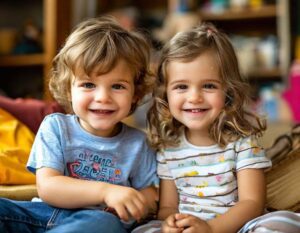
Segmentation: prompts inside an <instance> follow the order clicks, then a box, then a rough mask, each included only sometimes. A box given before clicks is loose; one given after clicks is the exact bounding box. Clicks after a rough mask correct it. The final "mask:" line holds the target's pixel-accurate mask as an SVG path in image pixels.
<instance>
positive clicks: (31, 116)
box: [0, 96, 64, 134]
mask: <svg viewBox="0 0 300 233" xmlns="http://www.w3.org/2000/svg"><path fill="white" fill-rule="evenodd" d="M0 108H2V109H4V110H5V111H7V112H9V113H10V114H12V115H13V116H14V117H16V118H17V119H18V120H19V121H21V122H22V123H23V124H25V125H26V126H27V127H28V128H29V129H30V130H31V131H32V132H33V133H35V134H36V132H37V130H38V129H39V126H40V124H41V122H42V120H43V119H44V117H45V116H46V115H48V114H51V113H54V112H64V110H63V109H62V108H61V107H60V106H59V105H58V103H57V102H54V101H52V102H46V101H43V100H37V99H25V98H18V99H12V98H9V97H5V96H0Z"/></svg>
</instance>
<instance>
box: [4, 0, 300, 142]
mask: <svg viewBox="0 0 300 233" xmlns="http://www.w3.org/2000/svg"><path fill="white" fill-rule="evenodd" d="M299 12H300V1H297V0H151V1H149V0H86V1H83V0H14V1H11V0H1V1H0V95H5V96H8V97H11V98H20V97H21V98H37V99H43V100H51V97H50V95H49V92H48V89H47V75H48V73H49V69H50V68H51V61H52V59H53V57H54V56H55V54H56V53H57V52H58V51H59V49H60V48H61V46H62V45H63V43H64V40H65V38H66V37H67V36H68V34H69V33H70V31H71V30H72V28H73V27H74V26H75V25H76V24H77V23H79V22H81V21H82V20H83V19H86V18H89V17H96V16H100V15H103V14H111V15H113V16H115V17H116V18H117V20H119V22H120V23H121V24H122V25H123V26H124V27H125V28H127V29H129V30H133V29H139V30H142V31H143V32H144V33H145V34H146V35H147V36H148V37H149V38H150V40H151V42H152V44H153V54H152V65H153V69H155V64H156V61H157V57H158V56H159V49H160V48H161V46H162V45H163V44H164V43H165V42H166V41H167V40H168V39H170V38H171V37H172V36H173V35H174V34H175V33H176V32H178V31H182V30H186V29H188V28H190V27H193V26H194V25H196V24H198V23H199V22H203V21H209V22H213V23H214V24H215V25H216V26H217V27H218V28H219V29H220V30H222V31H224V32H225V33H227V34H228V35H229V36H230V39H231V41H232V43H233V45H234V47H235V49H236V53H237V56H238V58H239V63H240V68H241V71H242V73H243V76H244V77H245V78H248V79H249V81H250V83H251V85H252V86H253V90H254V91H253V100H254V103H255V104H254V106H253V108H255V110H258V111H260V112H261V113H263V114H266V116H267V117H268V121H269V125H270V126H271V127H269V133H268V134H267V136H266V138H267V139H268V141H272V140H271V139H270V138H269V137H272V136H273V137H274V136H275V135H277V134H278V133H274V132H280V133H284V132H285V130H288V129H289V126H291V125H293V124H295V123H297V122H300V104H299V100H300V68H299V66H300V15H299ZM145 108H147V104H146V105H145V106H141V107H140V108H139V109H138V111H137V113H136V114H135V115H134V116H133V118H131V119H130V122H131V123H132V124H134V125H136V126H139V127H142V128H143V127H144V126H145Z"/></svg>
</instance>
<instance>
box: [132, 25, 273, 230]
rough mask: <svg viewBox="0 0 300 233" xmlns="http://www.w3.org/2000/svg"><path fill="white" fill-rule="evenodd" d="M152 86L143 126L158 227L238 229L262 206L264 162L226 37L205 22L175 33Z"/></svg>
mask: <svg viewBox="0 0 300 233" xmlns="http://www.w3.org/2000/svg"><path fill="white" fill-rule="evenodd" d="M157 85H158V86H157V88H156V91H155V93H154V103H153V105H152V107H151V108H150V110H149V113H148V123H149V127H148V130H149V138H150V143H151V144H152V146H154V147H155V148H156V149H157V150H158V151H159V152H158V155H157V160H158V175H159V177H160V179H161V182H160V204H159V212H158V219H159V220H163V222H162V227H161V231H162V232H174V233H175V232H184V233H192V232H201V233H206V232H207V233H208V232H209V233H211V232H222V233H225V232H237V231H238V230H239V229H240V228H241V227H242V226H243V225H244V224H245V223H246V222H248V221H249V220H251V219H254V218H255V217H257V216H259V215H261V214H262V213H263V211H264V205H265V193H266V190H265V178H264V168H267V167H270V166H271V162H270V160H269V159H268V158H266V157H265V154H264V150H263V149H262V148H261V147H260V146H259V144H258V143H257V140H256V139H257V138H258V137H259V136H261V135H262V132H263V131H264V130H265V122H264V120H263V119H261V118H259V116H258V115H256V114H255V113H254V112H252V111H251V110H250V109H249V108H248V107H247V106H248V103H249V102H250V97H249V86H248V84H247V83H246V82H245V80H243V79H242V77H241V75H240V71H239V68H238V62H237V58H236V55H235V52H234V49H233V47H232V45H231V43H230V42H229V39H228V37H227V36H226V35H225V34H224V33H221V32H219V31H218V30H217V29H216V28H215V27H214V26H213V25H211V24H203V25H201V26H199V27H196V28H194V29H192V30H189V31H186V32H181V33H178V34H177V35H175V36H174V37H173V38H172V39H171V40H170V42H169V43H168V44H166V45H165V47H164V48H163V50H162V57H161V61H160V63H159V68H158V83H157ZM142 228H143V227H141V228H140V229H137V230H136V231H135V232H145V230H143V229H142ZM158 228H159V227H158ZM144 229H145V227H144ZM149 232H150V231H149ZM151 232H154V231H151Z"/></svg>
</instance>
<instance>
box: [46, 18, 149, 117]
mask: <svg viewBox="0 0 300 233" xmlns="http://www.w3.org/2000/svg"><path fill="white" fill-rule="evenodd" d="M150 49H151V47H150V43H149V41H148V40H147V39H146V38H145V36H144V35H143V34H142V33H139V32H137V31H127V30H125V29H124V28H122V27H121V26H120V25H119V24H118V23H117V21H115V20H114V19H113V18H112V17H110V16H103V17H99V18H92V19H88V20H86V21H84V22H82V23H80V24H79V25H78V26H77V27H76V28H75V30H74V31H73V32H72V33H71V34H70V35H69V37H68V38H67V40H66V42H65V45H64V46H63V48H62V49H61V50H60V52H59V53H58V54H57V55H56V57H55V58H54V59H53V68H52V71H51V75H50V80H49V88H50V91H51V93H52V95H53V97H54V98H55V99H56V100H57V102H58V103H59V104H61V105H62V106H63V107H64V108H65V110H66V111H67V112H70V113H72V112H73V110H72V106H71V102H70V101H69V99H70V98H69V97H70V96H71V82H72V78H73V77H74V74H75V70H77V69H78V67H80V68H81V69H82V70H83V71H84V72H85V74H87V75H89V74H90V73H91V72H92V70H93V69H94V68H95V67H97V69H98V68H99V69H98V70H99V73H107V72H109V71H110V70H112V69H113V68H114V66H115V65H116V63H117V62H118V60H119V59H124V60H125V62H126V63H127V64H128V66H129V67H130V69H131V70H132V71H133V74H134V83H135V96H137V98H138V102H137V103H135V104H133V106H132V108H131V112H130V113H133V112H134V110H135V109H136V106H137V105H138V104H139V103H140V101H141V100H142V98H143V97H144V96H145V95H146V94H147V93H148V92H150V91H151V90H152V88H153V84H154V77H153V75H152V73H151V71H150V68H149V64H150Z"/></svg>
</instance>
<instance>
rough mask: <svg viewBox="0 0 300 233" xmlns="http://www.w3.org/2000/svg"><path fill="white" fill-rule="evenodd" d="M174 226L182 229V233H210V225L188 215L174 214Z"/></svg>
mask: <svg viewBox="0 0 300 233" xmlns="http://www.w3.org/2000/svg"><path fill="white" fill-rule="evenodd" d="M175 220H176V226H177V227H178V228H180V229H184V230H183V231H182V233H198V232H201V233H212V229H211V227H210V225H209V224H208V223H207V222H206V221H204V220H201V219H200V218H197V217H195V216H193V215H189V214H175Z"/></svg>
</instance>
